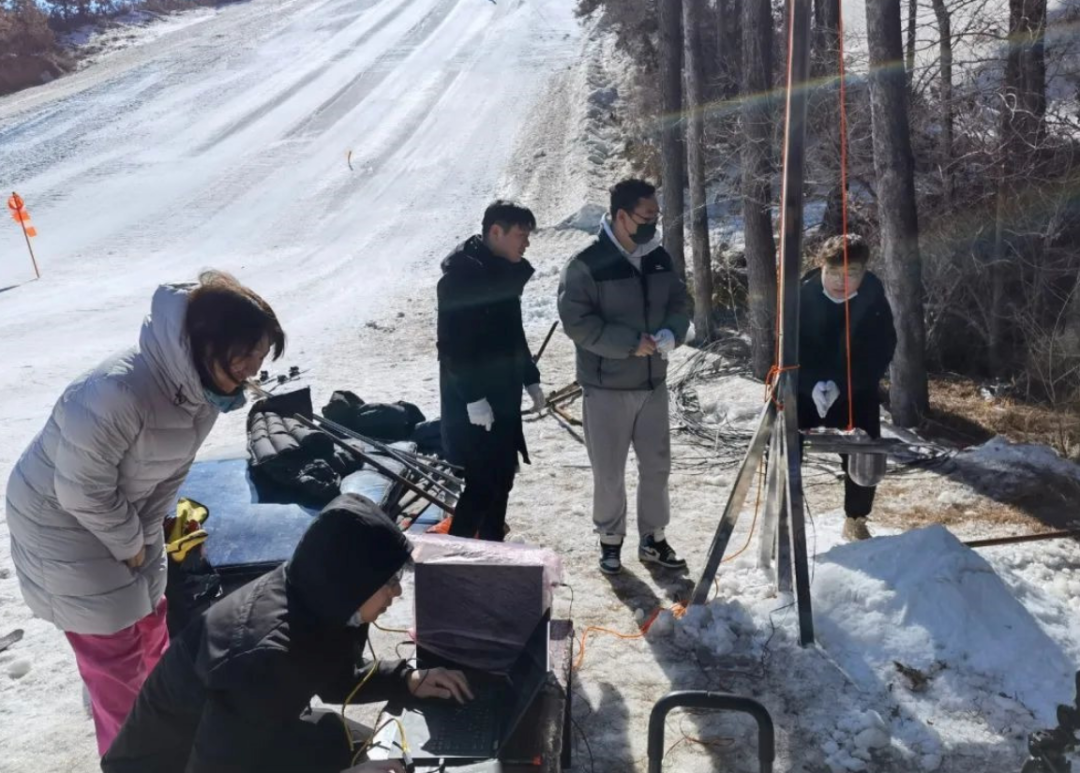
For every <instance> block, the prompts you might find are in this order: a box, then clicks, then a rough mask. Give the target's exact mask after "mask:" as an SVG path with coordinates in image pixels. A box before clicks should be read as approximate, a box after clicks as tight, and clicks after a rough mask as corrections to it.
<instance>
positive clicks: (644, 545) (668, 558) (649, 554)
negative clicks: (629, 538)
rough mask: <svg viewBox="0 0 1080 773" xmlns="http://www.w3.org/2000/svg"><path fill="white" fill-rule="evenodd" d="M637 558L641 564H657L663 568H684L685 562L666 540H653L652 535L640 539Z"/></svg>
mask: <svg viewBox="0 0 1080 773" xmlns="http://www.w3.org/2000/svg"><path fill="white" fill-rule="evenodd" d="M638 558H639V559H641V562H642V563H643V564H659V565H660V566H662V567H664V568H665V569H685V568H686V562H685V561H683V560H682V559H681V558H679V557H678V556H677V555H676V554H675V551H674V550H672V549H671V545H669V544H668V543H667V540H660V541H657V540H655V539H654V538H653V537H652V535H649V536H648V537H645V538H643V539H642V540H641V547H639V548H638Z"/></svg>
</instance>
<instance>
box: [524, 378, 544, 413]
mask: <svg viewBox="0 0 1080 773" xmlns="http://www.w3.org/2000/svg"><path fill="white" fill-rule="evenodd" d="M525 391H526V392H528V393H529V398H530V399H531V400H532V410H533V412H535V413H540V411H542V410H544V408H545V407H546V406H547V400H546V399H545V398H544V390H543V389H541V388H540V385H539V384H529V385H528V386H527V387H525Z"/></svg>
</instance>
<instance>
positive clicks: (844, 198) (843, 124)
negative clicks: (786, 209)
mask: <svg viewBox="0 0 1080 773" xmlns="http://www.w3.org/2000/svg"><path fill="white" fill-rule="evenodd" d="M836 6H837V13H838V19H837V22H838V25H837V26H838V37H839V44H840V201H841V208H840V211H841V212H842V216H841V224H842V225H841V228H842V229H843V230H842V233H843V237H844V335H845V339H846V343H845V348H846V353H847V407H848V426H847V428H848V431H849V432H850V431H851V430H853V429H855V401H854V399H853V394H852V378H851V293H850V292H849V291H848V195H847V167H848V162H847V82H846V81H847V76H846V72H845V69H844V4H843V3H837V4H836Z"/></svg>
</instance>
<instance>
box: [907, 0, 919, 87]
mask: <svg viewBox="0 0 1080 773" xmlns="http://www.w3.org/2000/svg"><path fill="white" fill-rule="evenodd" d="M918 35H919V0H908V5H907V60H906V65H907V67H906V69H907V77H908V83H909V84H910V83H911V80H912V78H913V76H914V75H915V44H916V42H917V41H918Z"/></svg>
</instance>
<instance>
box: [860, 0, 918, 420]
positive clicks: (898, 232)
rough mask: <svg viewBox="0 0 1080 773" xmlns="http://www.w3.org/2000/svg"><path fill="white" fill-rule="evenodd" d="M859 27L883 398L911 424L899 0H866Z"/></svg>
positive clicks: (910, 209)
mask: <svg viewBox="0 0 1080 773" xmlns="http://www.w3.org/2000/svg"><path fill="white" fill-rule="evenodd" d="M866 32H867V43H868V45H869V50H870V110H871V122H872V124H873V135H874V172H875V176H876V178H877V209H878V219H879V221H880V223H881V241H882V247H883V252H884V256H885V269H886V277H887V280H888V281H887V288H888V290H889V300H890V301H891V302H892V306H893V313H894V315H895V317H896V332H897V346H896V355H895V357H894V358H893V363H892V377H891V384H890V387H891V389H890V398H891V400H890V402H891V409H892V417H893V421H894V422H896V424H898V425H899V426H901V427H911V426H914V425H915V424H916V423H918V421H919V418H920V417H921V416H922V415H923V414H924V413H925V412H926V410H927V408H928V407H929V392H928V388H927V379H926V352H925V346H926V334H925V322H924V319H923V288H922V264H921V260H920V257H919V223H918V217H917V214H916V209H915V177H914V173H915V170H914V161H913V159H912V155H911V136H910V129H909V126H908V105H907V84H906V80H907V78H906V74H905V73H904V72H901V71H899V70H898V69H897V68H895V67H893V66H892V63H894V62H898V61H900V60H901V59H902V58H903V54H904V40H903V33H902V31H901V24H900V0H866Z"/></svg>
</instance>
